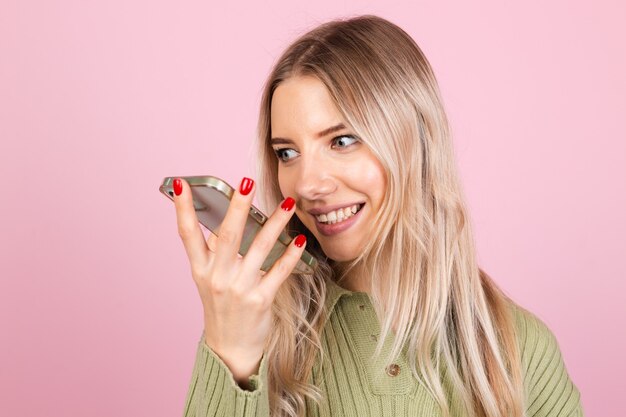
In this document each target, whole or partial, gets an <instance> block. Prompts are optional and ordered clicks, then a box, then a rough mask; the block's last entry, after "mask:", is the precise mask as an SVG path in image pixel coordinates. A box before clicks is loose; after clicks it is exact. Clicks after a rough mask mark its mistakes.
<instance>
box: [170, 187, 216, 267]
mask: <svg viewBox="0 0 626 417" xmlns="http://www.w3.org/2000/svg"><path fill="white" fill-rule="evenodd" d="M174 205H175V206H176V222H177V224H178V235H179V236H180V237H181V239H182V240H183V245H184V246H185V251H186V252H187V257H188V258H189V261H190V262H191V263H192V264H195V265H206V264H207V262H208V260H209V248H208V247H207V244H206V241H205V240H204V235H203V234H202V230H201V229H200V223H198V216H196V210H195V208H194V206H193V198H192V194H191V187H190V186H189V183H187V181H185V180H184V179H182V178H176V179H174Z"/></svg>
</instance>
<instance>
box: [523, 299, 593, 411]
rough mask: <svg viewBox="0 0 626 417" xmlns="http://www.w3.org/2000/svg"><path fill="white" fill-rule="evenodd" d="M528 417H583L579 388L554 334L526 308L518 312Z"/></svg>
mask: <svg viewBox="0 0 626 417" xmlns="http://www.w3.org/2000/svg"><path fill="white" fill-rule="evenodd" d="M517 325H518V330H519V332H520V343H521V345H520V346H521V355H522V366H523V368H522V372H523V373H524V386H525V390H526V413H527V416H528V417H583V416H584V414H583V408H582V404H581V399H580V392H579V391H578V388H577V387H576V385H574V383H573V382H572V380H571V379H570V377H569V374H568V373H567V369H566V367H565V363H564V361H563V357H562V355H561V350H560V348H559V344H558V342H557V340H556V337H555V336H554V334H553V333H552V331H551V330H550V329H549V328H548V326H547V325H546V324H545V323H544V322H543V321H541V320H540V319H539V318H538V317H537V316H535V315H534V314H532V313H530V312H529V311H526V310H523V309H520V310H519V311H518V313H517Z"/></svg>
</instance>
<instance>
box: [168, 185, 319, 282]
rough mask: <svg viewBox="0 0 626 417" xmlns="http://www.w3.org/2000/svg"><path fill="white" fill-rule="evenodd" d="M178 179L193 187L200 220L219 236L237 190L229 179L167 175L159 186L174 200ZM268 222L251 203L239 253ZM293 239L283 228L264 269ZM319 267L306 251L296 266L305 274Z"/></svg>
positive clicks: (241, 252) (299, 271)
mask: <svg viewBox="0 0 626 417" xmlns="http://www.w3.org/2000/svg"><path fill="white" fill-rule="evenodd" d="M175 178H182V179H184V180H185V181H187V183H188V184H189V185H190V186H191V194H192V196H193V206H194V209H195V210H196V216H197V217H198V221H199V222H200V223H201V224H202V225H203V226H204V227H206V228H207V229H208V230H209V231H210V232H211V233H213V234H215V235H216V236H219V227H220V225H221V224H222V221H223V220H224V217H225V216H226V211H227V210H228V205H229V204H230V200H231V198H232V196H233V194H234V193H235V189H234V188H233V187H231V186H230V185H229V184H228V183H227V182H226V181H224V180H222V179H220V178H217V177H213V176H209V175H207V176H194V177H165V178H164V179H163V183H162V184H161V186H160V187H159V191H161V193H163V194H164V195H165V196H166V197H168V198H169V199H170V200H172V201H174V189H173V182H174V179H175ZM266 221H267V216H266V215H264V214H263V213H261V210H259V209H258V208H256V207H254V205H251V206H250V212H249V213H248V218H247V219H246V225H245V228H244V232H243V236H242V238H241V246H240V248H239V254H240V255H241V256H244V255H245V254H246V253H247V252H248V249H249V248H250V245H252V242H253V241H254V238H255V236H256V235H257V233H258V232H259V231H260V230H261V227H263V224H264V223H265V222H266ZM292 239H293V238H292V237H291V236H289V235H288V234H287V232H286V231H284V230H283V231H282V232H281V233H280V236H279V237H278V240H277V241H276V243H275V244H274V247H273V248H272V250H271V251H270V253H269V255H268V256H267V258H265V261H264V262H263V265H262V266H261V270H263V271H266V272H267V271H269V269H270V268H271V267H272V265H274V262H276V260H277V259H278V258H280V256H281V255H282V254H283V253H284V252H285V250H286V249H287V245H289V243H290V242H291V240H292ZM316 268H317V260H316V259H315V257H313V255H311V254H310V253H309V252H307V251H306V250H305V251H304V252H303V253H302V256H301V257H300V259H299V260H298V264H297V265H296V267H295V268H294V272H297V273H302V274H312V273H313V272H314V271H315V269H316Z"/></svg>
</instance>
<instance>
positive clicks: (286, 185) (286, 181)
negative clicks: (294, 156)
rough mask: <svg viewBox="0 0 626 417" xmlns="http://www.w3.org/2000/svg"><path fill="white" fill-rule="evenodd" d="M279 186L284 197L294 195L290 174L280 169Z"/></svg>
mask: <svg viewBox="0 0 626 417" xmlns="http://www.w3.org/2000/svg"><path fill="white" fill-rule="evenodd" d="M278 187H279V188H280V192H281V193H282V195H283V197H285V198H286V197H288V196H292V193H293V191H292V190H293V184H292V183H291V181H290V176H289V175H286V174H285V173H284V172H282V170H281V169H278Z"/></svg>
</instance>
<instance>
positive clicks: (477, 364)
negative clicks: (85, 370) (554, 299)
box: [174, 16, 582, 417]
mask: <svg viewBox="0 0 626 417" xmlns="http://www.w3.org/2000/svg"><path fill="white" fill-rule="evenodd" d="M258 136H259V154H260V159H261V164H260V172H259V175H258V179H259V182H260V184H259V185H260V188H261V189H262V190H265V191H266V192H265V194H263V195H260V197H262V199H263V200H262V203H263V205H262V207H263V208H265V209H267V208H274V207H276V209H275V210H274V211H273V214H272V216H271V217H270V219H269V220H268V222H267V224H266V225H265V226H264V227H263V229H262V232H261V233H260V234H259V236H258V237H257V238H256V240H255V241H254V243H253V245H252V246H251V247H250V249H249V251H248V253H247V254H246V256H245V257H241V256H238V254H237V248H238V247H239V243H240V241H241V235H242V230H243V225H244V222H245V218H246V214H247V212H248V209H249V206H250V204H251V202H252V198H253V196H254V195H255V191H256V188H257V187H256V184H255V182H254V181H253V180H252V179H247V178H244V180H242V183H241V185H240V188H239V190H238V191H237V192H236V193H235V195H234V196H233V199H232V203H231V206H230V208H229V211H228V213H227V216H226V218H225V220H224V222H223V223H222V226H221V229H220V236H219V237H218V238H215V237H213V236H212V237H211V238H210V239H208V241H205V240H204V237H203V235H202V232H201V230H200V228H199V226H198V223H197V219H196V217H195V213H194V211H193V208H192V204H191V198H190V192H189V185H188V184H187V183H186V182H185V181H182V180H178V181H176V184H175V191H176V194H177V195H176V196H175V198H174V200H175V204H176V210H177V219H178V225H179V233H180V236H181V237H182V240H183V243H184V246H185V249H186V251H187V254H188V256H189V259H190V263H191V269H192V275H193V277H194V280H195V282H196V284H197V286H198V289H199V292H200V297H201V300H202V303H203V307H204V313H205V317H204V318H205V329H204V332H203V334H202V338H201V340H200V343H199V346H198V353H197V359H196V363H195V367H194V371H193V377H192V382H191V386H190V388H189V395H188V399H187V404H186V410H185V415H186V416H191V415H193V416H216V415H217V416H269V415H272V416H293V417H295V416H304V415H306V416H343V415H346V416H348V415H350V416H405V415H406V416H418V415H419V416H440V415H441V416H488V417H502V416H515V417H518V416H519V417H521V416H557V415H558V416H581V415H582V407H581V405H580V394H579V392H578V390H577V388H576V386H575V385H574V384H573V383H572V381H571V380H570V379H569V377H568V374H567V372H566V369H565V366H564V363H563V361H562V358H561V355H560V351H559V347H558V343H557V341H556V340H555V338H554V335H553V334H552V333H551V331H550V330H549V329H548V328H547V327H546V325H545V324H544V323H543V322H541V321H540V320H539V319H538V318H536V317H535V316H533V315H532V314H531V313H529V312H528V311H526V310H524V309H523V308H521V307H519V306H517V305H516V304H515V303H514V302H513V301H512V300H511V299H509V298H508V297H507V296H506V295H505V294H504V293H503V292H502V291H501V290H500V289H499V288H498V287H497V286H496V284H495V283H494V282H493V281H492V280H491V279H490V278H489V276H487V274H485V273H484V272H483V271H482V270H481V269H480V268H479V267H478V265H477V260H476V253H475V248H474V243H473V237H472V231H471V228H470V223H469V222H468V221H467V219H468V217H467V208H466V206H465V203H464V199H463V194H462V190H461V185H460V181H459V179H458V176H457V173H456V167H455V162H454V155H453V149H452V142H451V137H450V131H449V127H448V122H447V119H446V115H445V112H444V109H443V107H442V101H441V98H440V93H439V90H438V87H437V82H436V79H435V76H434V75H433V72H432V70H431V67H430V65H429V63H428V61H427V60H426V58H425V57H424V55H423V54H422V52H421V50H420V49H419V47H418V46H417V45H416V44H415V42H414V41H413V40H412V39H411V38H410V36H409V35H408V34H406V33H405V32H404V31H403V30H402V29H400V28H399V27H398V26H396V25H394V24H392V23H390V22H388V21H386V20H384V19H382V18H379V17H376V16H361V17H357V18H353V19H350V20H345V21H341V20H337V21H332V22H328V23H326V24H323V25H321V26H319V27H317V28H315V29H314V30H312V31H310V32H309V33H307V34H305V35H303V36H302V37H300V38H299V39H298V40H296V41H295V42H294V43H293V44H292V45H291V46H289V48H288V49H287V50H286V51H285V52H284V54H283V55H282V56H281V57H280V59H279V60H278V63H277V64H276V65H275V68H274V69H273V71H272V73H271V75H270V77H269V79H268V81H267V84H266V86H265V90H264V94H263V98H262V103H261V111H260V119H259V135H258ZM266 212H269V210H266ZM294 213H295V216H294ZM285 227H287V229H288V230H289V231H290V233H292V234H298V236H297V237H296V238H295V239H294V240H293V242H292V244H291V245H289V247H288V249H287V250H286V251H285V254H284V255H283V256H282V257H281V258H280V259H279V260H278V261H277V263H276V264H275V265H274V266H273V267H272V269H271V270H270V271H268V272H267V274H263V273H262V272H261V271H260V270H259V269H260V266H261V264H262V262H263V260H264V259H265V257H266V256H267V254H268V253H269V250H270V248H271V247H272V245H273V243H274V242H275V241H276V239H277V237H278V235H279V233H280V231H281V230H283V229H284V228H285ZM305 247H306V248H307V250H308V251H309V252H311V253H312V254H313V255H314V256H315V257H316V258H317V259H318V261H319V264H320V266H319V268H318V269H317V271H316V272H315V274H314V275H303V274H292V271H293V269H294V267H295V265H296V262H297V260H298V259H299V257H300V255H301V253H302V251H303V250H304V249H305Z"/></svg>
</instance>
